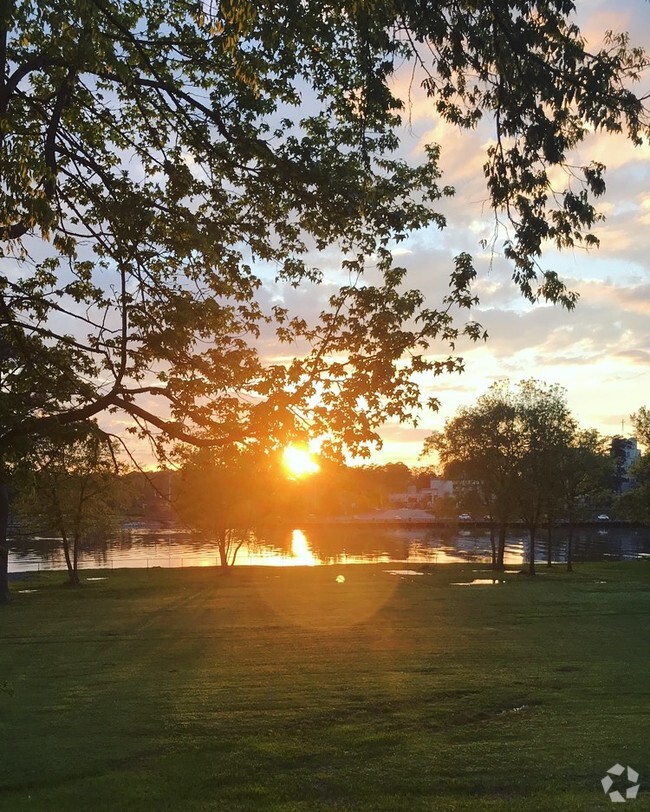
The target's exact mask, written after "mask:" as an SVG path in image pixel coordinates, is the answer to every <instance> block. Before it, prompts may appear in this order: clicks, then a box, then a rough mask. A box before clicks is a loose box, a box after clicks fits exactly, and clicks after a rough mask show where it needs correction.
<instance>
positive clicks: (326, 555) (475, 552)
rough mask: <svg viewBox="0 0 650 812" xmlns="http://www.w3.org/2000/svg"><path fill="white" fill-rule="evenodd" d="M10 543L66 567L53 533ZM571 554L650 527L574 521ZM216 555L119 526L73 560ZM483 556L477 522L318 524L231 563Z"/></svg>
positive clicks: (196, 544) (636, 548)
mask: <svg viewBox="0 0 650 812" xmlns="http://www.w3.org/2000/svg"><path fill="white" fill-rule="evenodd" d="M544 538H545V531H541V532H540V538H539V539H538V542H537V556H536V557H537V558H538V559H539V560H540V561H541V560H545V559H546V547H545V542H544ZM9 544H10V550H9V568H10V571H11V572H21V571H23V572H24V571H31V570H43V569H47V570H49V569H65V560H64V557H63V552H62V550H61V542H60V539H56V538H42V537H40V538H39V537H25V536H22V537H21V536H17V537H15V538H13V539H11V540H10V542H9ZM553 545H554V546H553V549H554V554H553V558H554V560H556V561H559V562H561V561H564V560H565V556H566V532H565V531H562V530H556V531H555V535H554V541H553ZM527 556H528V541H527V534H526V533H525V532H524V531H523V530H520V531H518V532H513V533H510V534H509V535H508V538H507V544H506V564H508V565H510V566H517V565H521V564H522V563H524V562H525V561H526V560H527ZM573 557H574V560H575V561H576V562H578V561H602V560H623V559H635V558H649V559H650V528H615V527H611V528H603V527H599V528H594V527H591V528H581V529H579V530H577V531H576V535H575V537H574V551H573ZM218 560H219V554H218V550H217V547H216V545H215V544H214V543H213V542H210V540H209V539H206V538H203V537H201V536H200V535H198V534H196V533H192V532H189V531H187V530H183V529H155V528H151V527H138V528H128V529H123V530H122V531H120V532H119V533H117V534H116V535H114V536H113V537H111V538H108V539H106V540H105V541H102V542H95V543H94V544H92V545H87V546H84V548H83V549H82V551H81V554H80V560H79V567H80V569H91V568H92V569H94V568H119V567H141V568H148V567H149V568H150V567H190V566H194V567H195V566H200V567H207V566H215V565H216V564H217V563H218ZM489 560H490V537H489V532H488V531H486V530H482V529H478V528H477V529H469V528H468V529H458V528H440V527H435V528H434V527H430V526H429V527H417V528H416V527H413V528H409V527H377V526H374V527H368V526H354V525H322V526H303V527H295V528H274V529H271V530H266V531H263V532H260V533H258V534H257V535H256V536H254V537H252V538H251V540H250V541H249V542H248V543H247V544H245V545H244V546H243V547H242V548H241V550H240V551H239V554H238V556H237V560H236V565H238V566H247V565H249V566H250V565H265V566H300V565H303V566H317V565H327V564H357V563H371V562H377V563H410V564H423V563H431V564H444V563H449V562H463V561H472V562H477V563H479V562H485V561H489Z"/></svg>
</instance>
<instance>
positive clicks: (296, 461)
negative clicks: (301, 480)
mask: <svg viewBox="0 0 650 812" xmlns="http://www.w3.org/2000/svg"><path fill="white" fill-rule="evenodd" d="M282 464H283V465H284V467H285V469H286V470H287V472H288V473H289V474H290V475H291V476H293V477H303V476H309V474H315V473H316V472H317V471H320V466H319V464H318V463H317V462H316V460H314V458H313V457H312V455H311V454H310V453H309V451H307V449H306V448H298V446H295V445H288V446H287V447H286V448H285V449H284V451H283V452H282Z"/></svg>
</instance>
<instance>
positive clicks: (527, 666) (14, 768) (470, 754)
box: [0, 562, 650, 812]
mask: <svg viewBox="0 0 650 812" xmlns="http://www.w3.org/2000/svg"><path fill="white" fill-rule="evenodd" d="M387 569H389V565H383V566H378V565H373V566H365V565H350V566H347V567H345V566H332V567H317V568H311V569H310V568H302V567H301V568H294V569H290V568H287V569H275V568H246V567H242V568H240V569H238V570H236V571H235V572H233V573H231V574H230V575H228V576H223V575H220V574H219V572H218V571H216V570H214V569H185V570H164V569H161V570H159V569H154V570H149V571H142V570H140V571H135V570H122V571H104V572H92V573H86V572H84V573H83V575H84V586H83V588H82V589H79V590H73V589H68V588H63V587H62V586H61V581H62V574H61V573H47V574H41V575H38V576H30V577H29V578H27V579H25V580H20V581H17V582H15V583H14V584H13V589H14V601H13V603H12V604H11V605H10V606H9V607H4V608H2V609H1V610H0V642H1V645H0V742H1V745H0V809H2V810H10V811H11V812H18V811H19V810H41V809H43V810H59V809H63V810H68V809H69V810H92V811H93V812H94V811H95V810H112V812H114V811H116V810H118V811H119V810H130V809H133V810H186V809H187V810H204V809H206V810H209V809H223V810H255V809H274V810H287V811H288V810H319V809H339V810H400V812H402V810H459V809H462V810H465V809H467V810H479V812H480V810H508V812H520V811H521V812H525V811H526V810H529V811H530V812H533V811H534V812H544V810H548V811H549V812H551V811H552V812H558V810H590V811H591V810H599V809H603V810H604V809H610V808H611V801H610V800H609V798H608V797H607V796H606V795H605V794H604V793H603V790H602V788H601V785H600V779H601V778H602V777H603V776H604V774H605V771H606V770H607V769H608V768H609V767H611V766H612V765H613V764H615V763H616V762H620V763H621V764H623V765H630V766H631V767H633V768H634V769H635V770H637V771H638V772H639V773H640V781H641V789H640V791H639V795H638V798H637V799H636V800H635V801H630V802H629V803H630V804H631V806H630V807H628V808H630V809H631V810H632V811H633V812H640V810H642V809H650V701H649V700H650V634H649V632H650V623H649V621H650V563H648V562H638V563H620V564H618V563H612V564H609V563H608V564H589V565H587V564H583V565H579V566H578V568H577V571H576V573H574V574H573V575H570V574H567V573H565V572H563V571H562V570H561V569H560V568H558V569H557V570H555V569H553V570H552V572H551V573H548V572H547V571H546V570H545V569H544V568H541V567H540V570H541V574H540V576H539V577H538V578H536V579H532V580H531V579H529V578H527V577H522V576H520V575H517V574H514V573H511V574H506V575H504V576H502V577H503V579H504V580H505V583H499V584H495V585H491V584H490V585H474V586H456V585H453V582H457V581H469V580H472V579H475V578H485V577H490V574H489V573H488V572H487V571H484V570H483V569H482V568H481V567H480V566H479V567H477V566H476V565H441V566H438V567H435V566H434V567H431V568H429V569H426V568H421V569H422V571H423V573H424V574H422V575H419V576H408V575H407V576H400V575H391V574H388V573H387V572H385V570H387ZM337 576H341V577H343V578H344V579H345V580H344V581H343V582H341V580H340V579H339V581H337ZM89 577H97V578H103V580H85V579H86V578H89ZM27 590H35V591H27ZM617 786H618V784H617ZM626 786H627V783H626V782H622V787H623V789H624V788H625V787H626Z"/></svg>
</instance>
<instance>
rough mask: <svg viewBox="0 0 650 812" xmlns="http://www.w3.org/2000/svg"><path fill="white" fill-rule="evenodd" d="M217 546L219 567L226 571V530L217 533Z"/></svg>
mask: <svg viewBox="0 0 650 812" xmlns="http://www.w3.org/2000/svg"><path fill="white" fill-rule="evenodd" d="M217 547H218V549H219V561H220V562H221V568H222V569H223V570H224V571H225V572H227V571H228V531H227V530H223V531H219V532H218V533H217Z"/></svg>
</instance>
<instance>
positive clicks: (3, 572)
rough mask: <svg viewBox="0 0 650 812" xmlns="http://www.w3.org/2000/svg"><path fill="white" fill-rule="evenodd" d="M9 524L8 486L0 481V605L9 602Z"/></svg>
mask: <svg viewBox="0 0 650 812" xmlns="http://www.w3.org/2000/svg"><path fill="white" fill-rule="evenodd" d="M8 524H9V488H7V485H6V484H5V483H4V482H0V605H2V604H6V603H9V601H10V600H11V594H10V592H9V548H8V547H7V526H8Z"/></svg>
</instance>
